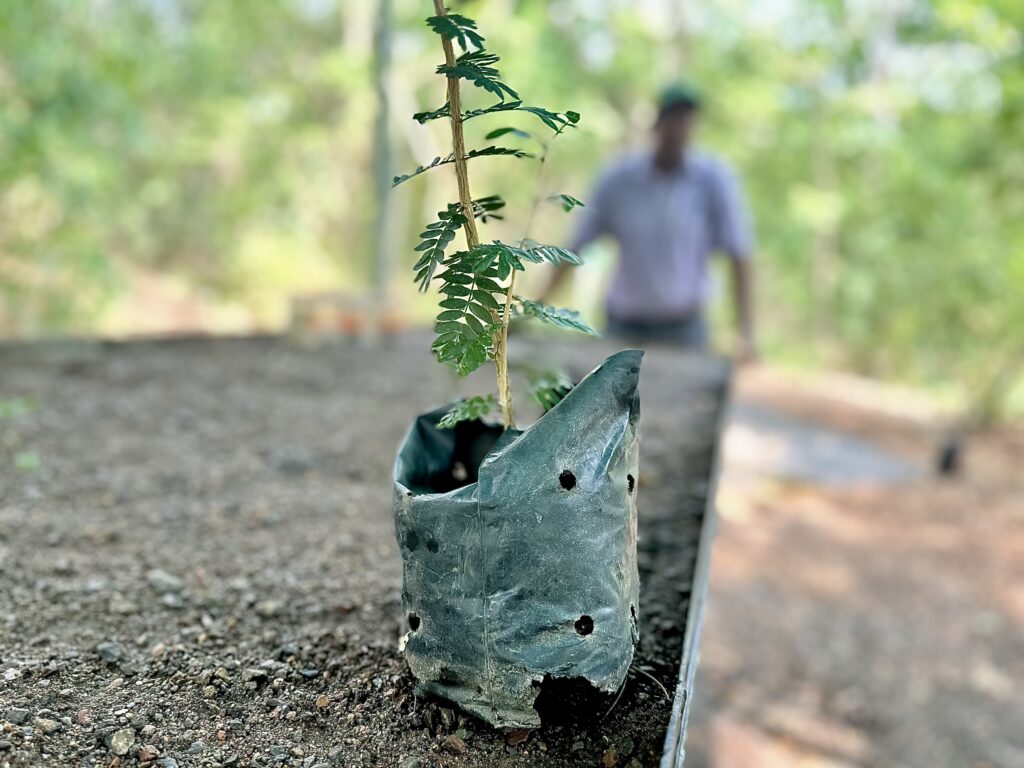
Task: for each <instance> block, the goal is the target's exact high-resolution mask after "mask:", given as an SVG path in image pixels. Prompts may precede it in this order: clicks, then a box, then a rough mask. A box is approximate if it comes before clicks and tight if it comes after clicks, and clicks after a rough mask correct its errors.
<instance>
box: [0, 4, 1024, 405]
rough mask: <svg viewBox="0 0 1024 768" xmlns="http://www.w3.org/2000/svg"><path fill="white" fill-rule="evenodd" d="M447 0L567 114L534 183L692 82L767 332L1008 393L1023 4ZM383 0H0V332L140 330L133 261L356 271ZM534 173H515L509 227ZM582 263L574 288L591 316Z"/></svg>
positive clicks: (430, 132)
mask: <svg viewBox="0 0 1024 768" xmlns="http://www.w3.org/2000/svg"><path fill="white" fill-rule="evenodd" d="M451 4H452V6H453V10H457V11H460V12H464V13H466V14H467V15H469V16H472V17H473V18H475V19H477V20H478V22H479V23H480V26H481V29H482V30H483V31H484V32H485V33H486V34H487V36H488V42H489V46H490V47H491V48H492V49H493V50H495V51H497V52H500V53H501V54H502V56H503V66H502V72H503V74H504V75H505V76H506V78H507V79H508V81H509V82H514V83H517V84H518V85H519V86H520V87H521V88H522V89H523V90H528V91H529V94H530V98H531V101H533V102H535V103H539V104H546V105H554V106H555V107H556V108H567V107H568V108H572V109H574V110H577V111H579V112H581V113H582V114H583V115H584V120H583V122H582V123H581V125H580V130H579V131H576V132H574V135H573V136H571V137H568V138H566V139H564V140H562V142H561V143H560V146H558V147H556V149H555V151H554V154H553V155H552V158H551V166H550V169H549V172H548V179H549V185H550V187H551V188H550V190H549V191H550V192H551V193H568V194H572V195H576V196H578V197H581V198H583V199H584V200H585V199H586V192H587V189H588V187H589V184H590V182H591V180H592V178H593V176H594V174H595V173H596V172H597V169H598V168H599V167H600V165H601V164H602V163H603V162H605V161H606V160H607V159H608V157H609V156H610V155H612V154H614V153H615V152H617V151H620V150H622V149H625V148H626V147H628V146H635V145H637V144H639V143H642V141H643V140H644V138H645V131H646V126H647V125H648V124H649V121H650V118H651V107H650V99H651V95H652V94H653V93H655V92H656V91H657V89H658V87H659V86H660V85H661V84H662V83H663V82H665V81H667V80H671V79H673V78H676V77H678V76H680V75H682V76H685V77H687V78H689V79H692V80H694V81H695V82H697V83H699V84H700V86H701V87H702V89H703V90H704V91H705V93H706V94H707V97H708V104H709V106H708V110H707V114H706V118H707V119H706V120H705V125H704V129H703V135H702V137H701V139H702V143H704V144H705V145H707V146H709V147H710V148H712V149H714V150H716V151H718V152H720V153H721V154H723V155H724V156H726V157H727V158H728V159H730V160H731V161H732V162H733V163H734V164H735V165H736V166H737V167H738V168H739V170H740V171H741V173H742V174H743V177H744V180H745V183H746V187H747V193H748V196H749V198H750V202H751V205H752V208H753V210H754V214H755V218H756V221H757V230H758V240H759V248H758V253H757V257H758V259H759V263H760V273H759V277H760V291H759V293H760V307H761V317H762V323H761V326H762V335H763V337H764V341H765V346H766V348H767V351H768V353H769V354H775V355H780V356H783V357H788V358H791V359H800V360H803V361H805V362H809V363H826V364H829V365H837V366H842V367H847V368H850V369H852V370H856V371H860V372H865V373H869V374H872V375H881V376H888V377H895V378H903V379H909V380H914V381H919V382H927V383H942V382H956V383H957V384H958V385H959V386H960V387H961V388H963V389H964V390H965V391H966V392H967V393H969V395H970V396H971V398H972V399H973V400H975V401H977V402H978V403H979V404H980V405H981V407H984V408H986V409H992V408H996V407H998V406H999V405H1000V404H1001V403H1002V402H1003V400H1004V399H1005V398H1004V395H1005V394H1006V392H1008V391H1009V390H1010V389H1011V387H1010V386H1008V385H1007V384H1006V382H1007V381H1009V382H1010V383H1011V384H1012V382H1013V381H1014V380H1015V373H1016V371H1014V370H1013V367H1012V364H1011V363H1012V361H1015V360H1019V359H1020V358H1021V356H1022V355H1024V42H1022V32H1021V30H1022V29H1024V4H1022V3H1021V2H1019V0H984V1H976V0H772V2H764V3H760V2H759V3H750V2H746V0H717V1H716V2H710V1H708V0H700V2H697V1H693V2H691V1H690V0H629V1H628V2H627V0H551V1H550V2H541V1H540V0H488V1H487V2H483V1H482V0H480V1H476V2H465V3H459V2H453V3H451ZM430 6H431V4H430V3H428V2H425V1H424V2H419V1H416V0H395V25H394V30H393V43H394V54H395V62H394V71H393V73H392V77H391V83H390V88H389V92H390V95H391V102H392V104H391V106H392V110H393V115H394V117H393V121H392V128H393V138H394V142H395V145H396V148H397V152H396V155H397V156H396V158H395V160H396V169H395V170H396V171H397V170H399V169H402V168H406V167H415V166H416V165H417V164H419V163H423V162H426V161H428V160H429V159H430V158H432V157H434V156H437V155H443V154H445V152H446V151H445V150H444V147H445V144H444V133H443V129H444V126H438V125H426V126H419V125H417V124H415V123H413V122H411V121H409V120H408V117H407V116H408V115H409V114H412V113H413V112H416V111H420V110H424V109H432V108H434V107H436V106H437V104H438V103H440V102H441V101H443V83H442V82H441V81H440V79H439V78H438V77H437V75H435V74H434V66H435V64H436V60H437V53H438V52H437V50H436V37H435V36H434V35H433V34H432V33H431V32H430V31H429V30H427V29H426V28H424V27H423V25H422V19H423V18H425V17H426V16H428V15H432V10H431V7H430ZM374 13H375V9H374V3H354V2H348V1H347V0H260V1H259V2H251V1H250V0H218V1H217V2H208V1H204V0H116V1H115V0H33V1H32V2H19V1H17V0H0V104H3V107H2V109H0V334H4V335H37V334H43V333H54V332H58V333H66V332H79V333H89V332H111V331H114V332H128V331H130V330H131V324H132V315H130V314H128V315H125V314H124V313H120V314H119V313H118V312H117V307H119V306H122V305H123V304H124V301H125V297H126V296H128V295H130V294H132V292H133V291H135V290H136V289H137V287H138V285H139V281H140V279H141V278H140V276H150V277H153V276H156V277H158V278H159V279H161V280H173V281H174V285H176V286H179V287H181V290H183V291H185V292H186V293H187V294H188V295H190V296H198V297H201V298H202V300H203V301H204V302H205V303H207V304H208V305H210V306H214V307H217V308H219V309H218V311H219V312H220V314H217V315H215V317H217V318H222V319H223V322H221V323H220V325H221V326H222V327H236V326H237V327H241V326H245V325H257V326H271V327H273V326H278V325H280V324H281V323H282V322H283V321H284V317H285V312H286V307H287V299H288V296H289V295H290V294H291V293H293V292H295V291H304V290H320V289H324V288H336V289H342V290H359V289H365V288H367V287H368V286H369V280H370V276H371V275H372V273H373V270H372V268H371V265H370V263H369V260H370V254H371V253H372V252H373V247H372V242H371V238H372V231H373V228H372V221H373V216H374V210H373V206H374V194H373V183H372V144H373V138H374V137H373V114H374V110H375V100H374V95H373V89H372V87H371V86H370V77H371V56H372V45H373V23H374ZM488 103H489V102H488ZM467 106H468V107H473V106H486V104H485V101H484V100H481V102H480V103H479V104H474V103H469V104H467ZM529 118H530V116H528V115H527V116H524V117H522V121H523V123H524V125H526V124H528V120H529ZM510 122H513V121H512V120H510ZM474 130H480V131H484V132H485V131H486V130H487V126H483V125H481V126H480V127H479V128H478V129H477V128H474V126H473V124H472V123H470V124H469V125H467V131H468V133H470V134H471V135H470V136H468V137H467V138H468V140H469V142H470V143H471V144H472V145H477V146H479V145H480V144H481V141H480V140H481V139H482V138H483V136H482V134H481V135H479V136H478V135H475V134H473V131H474ZM474 162H475V163H477V165H476V166H475V168H474V178H475V179H480V181H479V182H478V183H477V188H478V189H480V190H481V191H483V190H486V189H490V188H493V189H498V188H502V189H503V191H504V187H505V185H504V184H502V183H501V180H502V178H503V174H505V173H507V166H505V165H503V164H504V163H505V162H506V161H505V160H504V159H503V158H494V159H480V160H476V161H474ZM524 178H525V177H524ZM409 189H410V190H412V191H411V192H407V193H403V195H402V196H401V198H402V199H400V200H396V201H395V204H394V206H393V210H392V214H393V216H394V224H393V226H391V227H390V228H389V232H390V233H391V236H392V240H393V242H391V243H390V247H389V249H388V252H389V253H393V254H394V255H393V257H392V259H393V263H392V265H391V268H392V270H393V272H394V275H395V278H394V288H393V291H394V295H395V297H396V300H397V301H400V302H402V303H403V304H404V305H405V306H406V307H407V308H408V309H409V311H410V312H411V313H417V312H421V311H422V312H424V314H426V313H428V312H429V309H430V306H429V300H427V299H423V298H420V297H418V296H417V295H416V293H415V288H414V286H412V285H411V284H410V282H411V281H410V280H409V279H408V277H409V271H408V268H409V267H410V265H411V262H410V261H409V260H410V259H411V258H412V257H411V256H409V255H408V253H409V248H410V245H411V244H414V243H415V237H416V233H417V232H418V231H419V229H420V226H419V224H420V222H422V221H423V220H424V219H425V218H430V216H432V215H433V214H434V212H436V211H437V210H439V209H442V208H443V207H444V205H445V204H446V203H447V202H450V201H451V200H452V199H454V195H453V194H452V192H453V189H454V184H453V183H452V182H451V179H450V178H449V174H445V173H444V172H437V173H435V174H428V175H427V176H426V177H424V179H421V180H419V181H417V182H416V183H415V184H413V185H411V186H410V188H409ZM532 194H533V190H531V189H529V188H527V185H525V184H524V185H523V186H522V188H519V187H516V188H514V189H512V190H510V191H509V193H508V194H507V195H506V197H507V199H508V202H509V208H510V209H512V210H510V215H509V217H508V221H521V220H522V217H521V216H516V215H515V211H514V209H515V208H516V207H517V206H519V207H520V208H522V207H525V206H527V205H528V204H529V200H530V198H531V197H532ZM571 221H572V218H571V216H570V217H569V222H570V223H569V224H567V223H566V221H565V219H564V217H562V216H560V215H558V212H557V211H556V212H555V215H551V216H550V217H547V218H545V219H544V220H543V221H540V222H538V223H537V227H536V229H537V231H536V232H535V233H534V236H536V237H537V238H538V239H540V240H542V241H545V242H552V243H558V242H564V241H565V240H566V239H567V236H568V232H567V227H568V226H571ZM501 234H502V236H507V238H508V239H509V240H514V239H515V238H516V237H518V236H519V235H520V234H521V233H518V232H515V231H511V230H510V231H508V232H505V233H501ZM593 261H594V262H595V263H596V264H600V263H602V261H607V256H604V257H602V256H601V254H600V253H598V254H597V255H595V256H594V258H593ZM592 275H593V272H591V276H590V277H587V276H581V279H579V280H578V281H577V291H576V296H574V297H573V299H571V300H570V302H569V303H571V304H573V305H575V306H580V308H581V309H584V310H586V311H588V312H589V311H590V309H591V307H590V306H588V300H589V303H591V304H599V300H595V298H596V296H597V294H598V291H597V290H596V286H594V284H593V283H594V278H593V276H592ZM523 292H524V294H525V295H529V294H530V291H529V286H526V287H525V288H524V290H523ZM215 325H216V323H215ZM992 382H1000V384H999V386H993V385H992ZM990 390H991V392H990Z"/></svg>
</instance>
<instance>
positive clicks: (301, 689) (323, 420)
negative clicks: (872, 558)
mask: <svg viewBox="0 0 1024 768" xmlns="http://www.w3.org/2000/svg"><path fill="white" fill-rule="evenodd" d="M518 342H519V340H517V344H516V348H515V349H514V355H515V356H518V355H519V352H520V351H521V350H520V349H519V343H518ZM427 344H428V341H427V339H426V338H425V337H414V338H401V339H399V346H397V347H392V348H390V349H388V350H385V351H370V350H365V349H360V348H357V347H344V348H333V349H329V350H327V351H325V352H321V353H318V352H316V351H312V350H305V349H301V348H298V347H295V346H292V345H289V344H287V343H284V342H282V341H275V340H251V341H217V342H213V341H210V342H189V343H163V344H149V345H145V344H133V345H129V346H122V347H114V348H109V349H105V348H102V347H96V348H94V349H92V350H91V353H89V354H84V355H83V354H82V351H83V349H84V350H85V352H90V350H89V348H75V347H70V348H67V349H63V350H62V349H61V348H59V347H58V348H54V349H51V350H50V352H49V353H48V354H47V355H46V357H47V359H45V360H43V361H41V362H36V363H24V362H16V361H14V360H12V358H10V357H6V358H5V357H3V356H0V401H5V402H7V403H10V402H11V399H12V398H15V397H19V396H31V397H32V398H33V399H34V400H35V401H36V402H35V406H34V407H33V408H32V409H31V410H30V412H27V413H21V414H13V415H12V414H10V413H8V414H7V415H6V417H5V418H4V420H3V422H2V424H0V433H2V434H0V440H2V443H0V583H2V584H3V589H0V768H28V767H29V766H32V767H33V768H34V767H35V766H51V765H52V766H61V767H63V766H72V765H73V766H78V765H90V766H115V767H116V766H121V767H122V768H128V767H129V766H135V765H138V764H140V763H143V762H146V763H149V764H151V765H155V766H158V768H187V767H188V766H223V767H225V768H234V766H264V767H268V766H278V765H282V766H303V768H312V767H313V766H317V767H318V768H324V766H328V765H331V766H346V768H347V767H348V766H386V767H387V768H392V767H393V766H401V768H415V767H416V766H419V768H446V767H451V768H455V767H461V766H466V767H468V766H487V767H488V768H490V767H491V766H507V767H509V768H526V766H561V765H579V766H594V765H598V764H601V763H604V764H606V765H608V766H613V765H614V766H619V767H620V768H623V767H627V766H628V767H629V768H638V767H640V766H649V765H657V763H658V759H659V757H660V751H661V742H662V738H663V736H664V732H665V727H666V724H667V720H668V716H669V712H670V703H669V702H668V701H667V700H666V698H665V696H664V695H663V694H662V692H661V688H660V687H659V683H660V684H662V685H664V686H665V687H666V688H668V689H669V690H670V691H671V690H672V689H673V685H674V681H675V678H676V676H677V665H678V661H679V657H680V651H681V642H682V629H683V628H682V622H683V619H684V617H685V609H686V605H687V598H688V595H689V584H690V582H691V572H692V567H693V556H694V553H695V548H696V535H697V533H698V531H699V523H700V516H701V514H702V511H703V508H704V499H705V495H706V491H707V488H708V484H707V477H708V472H709V458H710V448H711V442H712V439H713V437H714V423H715V417H716V412H717V406H718V404H719V402H720V400H719V397H718V396H717V395H716V393H715V391H714V390H715V386H716V385H717V384H719V383H720V380H721V375H722V369H721V366H720V365H718V364H716V363H714V362H713V361H710V360H704V359H698V358H691V359H686V358H683V357H682V356H679V355H675V354H671V355H670V354H667V353H666V354H660V355H659V354H657V353H652V354H650V355H648V358H647V359H646V360H645V362H644V367H643V370H642V374H641V390H642V402H643V406H642V407H643V410H644V415H643V423H642V434H643V437H642V447H641V472H640V477H639V483H640V486H639V493H638V504H639V508H640V517H641V523H640V526H641V527H640V544H639V562H640V568H641V584H642V587H641V605H640V623H641V633H642V640H641V646H640V648H639V649H638V652H637V655H636V658H635V661H634V667H633V670H632V672H631V675H630V677H629V680H628V682H627V685H626V687H625V690H624V693H623V695H622V698H621V700H620V701H619V703H618V705H617V706H616V707H615V708H614V709H613V710H611V714H610V715H608V716H607V718H604V719H602V716H603V715H604V713H606V712H608V711H609V708H610V707H611V705H612V702H611V701H610V700H608V699H604V700H601V701H598V702H596V703H595V705H594V706H593V707H591V708H589V709H588V708H584V707H580V706H577V705H565V704H561V705H559V704H558V703H557V702H556V704H555V706H554V711H553V712H552V714H553V715H554V718H553V719H552V722H550V723H549V724H548V725H547V726H546V727H545V728H543V729H541V730H539V731H537V732H534V733H533V734H531V735H529V736H528V738H527V737H525V736H524V737H523V738H522V739H520V740H519V741H520V743H516V744H509V743H506V736H505V735H504V734H502V733H498V732H496V731H494V730H493V729H490V728H489V727H487V726H484V725H483V724H481V723H479V722H478V721H474V720H472V719H468V718H463V717H460V716H459V715H457V714H456V713H455V712H453V711H452V710H450V709H447V708H443V707H440V706H438V704H437V703H436V702H432V701H427V700H423V699H422V698H419V697H417V696H415V695H414V693H413V681H412V679H411V677H410V675H409V673H408V669H407V667H406V665H405V662H404V660H403V659H402V658H401V657H400V655H399V654H398V653H397V649H396V646H397V640H398V637H399V634H400V632H401V631H404V628H403V626H402V624H401V623H400V622H402V616H401V604H400V589H401V568H400V563H399V560H398V549H397V546H396V545H395V542H394V534H393V525H392V520H391V512H390V504H391V481H390V474H391V465H392V461H393V458H394V450H395V449H396V448H397V446H398V443H399V440H400V438H401V436H402V434H403V433H404V432H405V430H406V429H407V428H408V425H409V423H410V422H411V420H412V418H413V414H414V413H416V412H418V411H423V410H426V409H428V408H430V407H432V406H434V405H436V404H437V403H439V402H444V401H445V400H447V399H448V398H449V397H450V396H451V395H452V394H453V387H454V380H453V377H451V376H450V375H448V374H447V373H446V372H445V371H444V370H443V369H441V368H440V367H438V366H437V365H436V364H435V363H434V362H433V361H432V360H431V359H430V358H429V355H428V354H427V353H426V349H427ZM0 351H2V350H0ZM609 351H610V348H608V347H606V346H595V347H592V346H588V347H582V346H581V347H577V348H575V349H574V350H568V349H562V350H560V351H559V350H553V351H552V354H553V356H554V357H556V358H557V359H558V360H559V361H560V362H563V363H565V362H568V363H569V364H570V365H571V367H572V368H573V372H574V373H576V374H582V373H585V372H586V371H587V370H589V369H590V368H592V367H593V366H594V365H596V364H597V363H598V362H600V360H601V359H603V356H604V355H605V354H607V353H608V352H609ZM491 385H492V382H491V380H490V379H489V377H484V378H482V379H481V380H479V381H477V382H475V383H474V382H469V383H467V384H466V386H468V387H470V388H473V389H475V390H476V391H478V392H480V391H483V392H486V391H488V389H489V388H490V387H491ZM680 403H685V406H686V407H685V408H683V407H679V405H680ZM19 467H20V468H19ZM147 745H148V746H147Z"/></svg>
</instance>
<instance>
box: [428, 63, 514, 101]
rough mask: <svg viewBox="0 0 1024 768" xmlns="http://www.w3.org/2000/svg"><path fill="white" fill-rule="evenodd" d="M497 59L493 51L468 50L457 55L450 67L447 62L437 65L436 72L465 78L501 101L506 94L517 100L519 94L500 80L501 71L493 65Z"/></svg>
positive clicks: (446, 75)
mask: <svg viewBox="0 0 1024 768" xmlns="http://www.w3.org/2000/svg"><path fill="white" fill-rule="evenodd" d="M499 61H500V59H499V58H498V57H497V56H495V55H494V54H493V53H488V52H487V51H470V52H468V53H464V54H462V55H461V56H459V58H457V59H456V60H455V64H453V65H452V66H450V67H449V66H448V65H447V64H442V65H441V66H439V67H438V68H437V74H439V75H444V76H445V77H458V78H461V79H463V80H466V81H468V82H470V83H472V84H473V85H475V86H476V87H477V88H482V89H483V90H485V91H488V92H490V93H493V94H494V95H495V96H497V97H498V98H499V99H501V101H505V98H506V96H507V97H509V98H511V99H517V100H518V99H519V94H518V93H516V92H515V91H514V90H512V88H511V87H510V86H509V85H507V84H505V83H503V82H502V81H501V73H500V72H499V71H498V69H497V68H496V67H495V66H494V65H495V64H497V63H498V62H499Z"/></svg>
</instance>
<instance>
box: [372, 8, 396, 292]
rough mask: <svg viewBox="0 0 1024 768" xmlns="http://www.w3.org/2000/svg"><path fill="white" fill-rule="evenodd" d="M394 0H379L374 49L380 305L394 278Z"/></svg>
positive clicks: (376, 252)
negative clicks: (391, 94) (391, 200)
mask: <svg viewBox="0 0 1024 768" xmlns="http://www.w3.org/2000/svg"><path fill="white" fill-rule="evenodd" d="M391 2H392V0H378V3H377V23H376V29H375V34H374V49H373V86H374V90H375V92H376V95H377V116H376V119H375V121H374V135H373V180H374V193H375V194H374V203H375V205H374V221H373V272H372V274H373V290H374V298H375V299H376V301H377V303H378V306H380V305H382V304H383V303H384V302H385V300H386V298H387V294H388V282H389V280H390V277H391V258H390V251H391V248H390V242H389V237H388V233H389V231H390V229H391V227H390V221H389V220H390V216H389V213H390V206H389V202H388V201H389V198H390V196H391V178H392V175H393V174H392V171H393V163H392V153H391V135H390V122H391V121H390V115H389V112H390V110H389V104H388V80H389V76H390V73H391V32H392V14H391Z"/></svg>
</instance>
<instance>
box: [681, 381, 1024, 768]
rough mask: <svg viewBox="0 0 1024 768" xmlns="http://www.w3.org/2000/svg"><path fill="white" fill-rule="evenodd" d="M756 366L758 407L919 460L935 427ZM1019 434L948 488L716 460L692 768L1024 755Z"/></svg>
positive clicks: (903, 763)
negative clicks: (810, 477) (832, 478)
mask: <svg viewBox="0 0 1024 768" xmlns="http://www.w3.org/2000/svg"><path fill="white" fill-rule="evenodd" d="M779 384H780V382H779V380H778V377H773V376H772V375H770V373H766V372H763V371H762V372H758V373H755V374H753V375H750V376H747V377H745V378H744V380H743V382H742V384H741V385H740V387H739V395H738V397H739V400H740V401H742V402H749V403H756V404H760V405H765V404H770V405H771V406H772V407H774V408H777V409H780V410H781V411H788V412H790V413H792V414H794V415H796V416H798V417H799V418H801V419H804V420H807V421H811V422H814V423H817V424H819V425H820V424H824V425H831V426H834V427H835V428H836V429H840V430H844V431H846V432H847V433H849V434H857V435H859V436H861V437H867V438H870V439H872V440H875V441H877V443H878V444H879V445H884V446H887V447H888V448H889V449H892V450H895V451H898V452H899V453H900V454H901V455H903V456H905V457H907V458H909V459H912V460H916V461H918V462H921V463H922V465H923V466H924V467H926V468H927V466H928V462H930V460H931V454H932V451H933V449H934V438H935V435H936V434H939V430H938V429H937V428H936V425H935V423H934V422H933V421H929V420H927V419H924V420H922V419H920V418H917V419H914V420H911V419H908V418H906V417H905V416H900V415H898V411H899V409H896V411H897V413H896V414H891V415H886V414H885V413H883V412H881V409H874V408H870V407H851V406H848V405H843V397H842V392H841V391H830V392H828V393H823V392H821V391H820V389H819V390H815V389H814V388H811V389H801V388H793V387H791V386H779ZM1022 469H1024V430H1021V429H1019V428H1018V429H1010V428H1005V429H1002V430H999V431H994V432H991V433H988V434H985V435H981V436H978V437H976V438H975V439H974V440H973V441H971V442H970V444H969V451H968V453H967V466H966V468H965V471H964V472H963V474H962V475H961V476H960V477H959V478H958V479H954V480H937V479H933V478H931V477H928V476H927V475H926V476H925V477H924V478H923V479H919V480H916V481H910V482H906V483H900V484H886V485H881V484H873V483H870V482H861V483H855V484H852V485H848V486H845V487H833V488H830V489H826V488H822V487H817V486H815V485H814V484H811V483H807V482H802V483H794V482H784V481H779V480H777V479H773V478H772V477H770V476H767V475H763V474H761V475H759V474H758V473H757V472H756V471H752V470H751V468H750V467H745V468H737V467H729V468H728V469H727V472H726V473H725V477H724V478H723V484H722V487H721V489H720V493H719V500H720V505H719V506H720V510H721V521H720V527H719V534H718V538H717V540H716V546H715V553H714V559H713V564H712V576H711V594H712V596H711V601H710V606H709V614H708V621H707V624H706V625H705V632H704V638H703V649H704V650H703V655H702V662H701V671H700V674H699V677H698V681H697V697H698V700H697V702H696V719H695V722H694V723H693V725H692V729H691V738H690V745H691V756H690V759H688V761H687V765H688V766H689V765H691V764H692V766H693V768H751V767H754V766H756V768H792V767H793V766H800V767H806V768H853V767H854V766H859V767H863V768H869V767H870V768H889V767H892V768H897V767H899V768H947V767H948V768H1020V767H1021V766H1024V473H1022V471H1021V470H1022Z"/></svg>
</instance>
